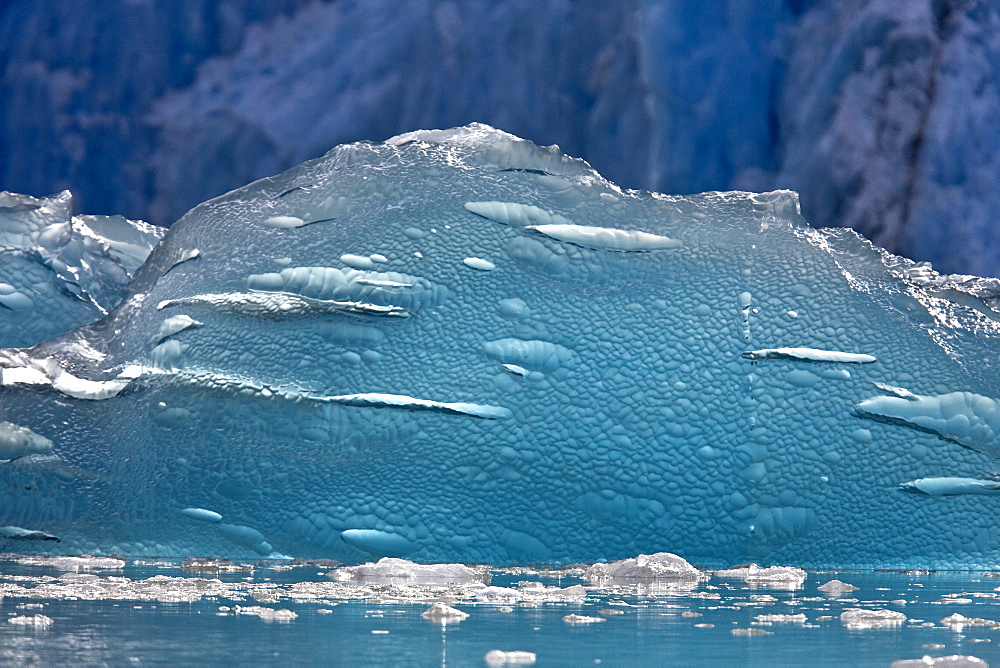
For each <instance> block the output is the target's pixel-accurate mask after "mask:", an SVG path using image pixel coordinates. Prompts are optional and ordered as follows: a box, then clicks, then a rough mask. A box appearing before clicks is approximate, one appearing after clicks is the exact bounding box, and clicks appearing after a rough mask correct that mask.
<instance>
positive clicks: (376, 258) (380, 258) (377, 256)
mask: <svg viewBox="0 0 1000 668" xmlns="http://www.w3.org/2000/svg"><path fill="white" fill-rule="evenodd" d="M368 259H369V260H371V261H372V262H377V263H378V264H385V263H386V262H388V261H389V258H387V257H386V256H385V255H382V254H381V253H372V254H371V255H369V256H368Z"/></svg>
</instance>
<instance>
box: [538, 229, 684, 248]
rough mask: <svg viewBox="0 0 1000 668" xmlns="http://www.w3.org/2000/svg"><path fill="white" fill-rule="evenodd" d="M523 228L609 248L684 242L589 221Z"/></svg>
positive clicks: (668, 244) (562, 239) (567, 241)
mask: <svg viewBox="0 0 1000 668" xmlns="http://www.w3.org/2000/svg"><path fill="white" fill-rule="evenodd" d="M525 229H528V230H534V231H535V232H538V233H540V234H544V235H545V236H547V237H550V238H552V239H555V240H557V241H563V242H566V243H571V244H575V245H577V246H583V247H584V248H593V249H596V250H610V251H624V252H631V251H653V250H675V249H677V248H680V247H682V246H683V245H684V244H683V243H681V242H680V241H679V240H677V239H671V238H670V237H664V236H661V235H659V234H650V233H648V232H639V231H637V230H619V229H616V228H614V227H591V226H589V225H573V224H565V223H564V224H555V223H553V224H547V225H530V226H528V227H526V228H525Z"/></svg>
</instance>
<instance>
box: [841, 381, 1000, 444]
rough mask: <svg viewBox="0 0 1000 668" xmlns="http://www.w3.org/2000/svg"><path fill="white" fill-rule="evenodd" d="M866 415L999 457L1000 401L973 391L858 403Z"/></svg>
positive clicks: (872, 399) (880, 398)
mask: <svg viewBox="0 0 1000 668" xmlns="http://www.w3.org/2000/svg"><path fill="white" fill-rule="evenodd" d="M858 410H860V411H861V413H862V414H864V415H867V416H876V417H883V418H890V419H894V420H899V421H902V422H904V423H906V424H908V425H911V426H915V427H920V428H922V429H928V430H930V431H933V432H936V433H938V434H940V435H941V436H944V437H945V438H948V439H951V440H953V441H957V442H958V443H961V444H962V445H964V446H966V447H968V448H971V449H973V450H978V451H979V452H982V453H984V454H987V455H990V456H991V457H1000V402H998V401H997V400H996V399H992V398H990V397H984V396H983V395H981V394H974V393H972V392H949V393H947V394H939V395H930V396H924V395H916V394H915V395H913V396H912V397H910V396H907V397H900V396H888V397H873V398H871V399H867V400H865V401H862V402H861V403H860V404H858Z"/></svg>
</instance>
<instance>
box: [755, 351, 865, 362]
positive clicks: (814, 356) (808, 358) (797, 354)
mask: <svg viewBox="0 0 1000 668" xmlns="http://www.w3.org/2000/svg"><path fill="white" fill-rule="evenodd" d="M743 357H745V358H746V359H748V360H754V361H755V362H756V361H760V360H767V359H794V360H802V361H805V362H842V363H845V364H871V363H872V362H875V361H876V357H875V356H874V355H866V354H864V353H845V352H841V351H839V350H818V349H816V348H764V349H761V350H749V351H747V352H745V353H743Z"/></svg>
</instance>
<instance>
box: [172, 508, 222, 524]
mask: <svg viewBox="0 0 1000 668" xmlns="http://www.w3.org/2000/svg"><path fill="white" fill-rule="evenodd" d="M181 515H183V516H184V517H187V518H190V519H192V520H196V521H198V522H208V523H209V524H214V523H215V522H221V521H222V515H220V514H219V513H217V512H215V511H214V510H205V509H204V508H184V509H183V510H181Z"/></svg>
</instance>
